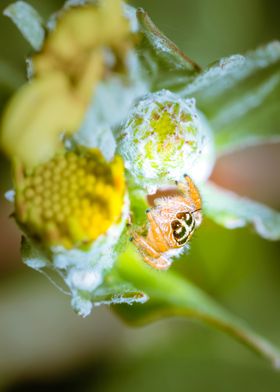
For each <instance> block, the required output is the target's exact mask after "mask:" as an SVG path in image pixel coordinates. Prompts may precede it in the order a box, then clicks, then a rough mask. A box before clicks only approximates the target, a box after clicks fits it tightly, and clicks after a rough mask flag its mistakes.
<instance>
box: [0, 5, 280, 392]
mask: <svg viewBox="0 0 280 392" xmlns="http://www.w3.org/2000/svg"><path fill="white" fill-rule="evenodd" d="M10 3H11V1H6V0H1V2H0V11H1V16H0V111H2V109H3V105H4V104H5V102H6V100H7V99H8V98H9V96H10V95H11V94H12V92H13V91H14V90H15V89H16V88H17V87H18V86H19V85H20V84H22V83H23V82H24V80H25V60H24V59H25V58H26V56H27V55H28V53H29V52H30V47H29V45H28V44H27V43H26V42H25V41H24V39H23V38H22V37H21V35H20V34H19V32H18V31H17V29H16V28H15V26H14V25H13V24H12V23H11V22H10V20H8V19H7V18H5V17H4V16H2V10H3V9H4V8H5V7H6V6H7V5H8V4H10ZM29 3H31V4H32V5H34V6H35V7H36V8H37V9H38V10H39V11H40V13H41V14H42V15H44V16H45V17H47V16H48V15H49V14H50V13H51V12H54V11H55V10H56V9H58V8H59V7H60V6H61V5H62V3H63V1H61V0H40V1H39V0H37V1H36V0H33V1H29ZM131 4H133V5H135V6H141V7H143V8H145V9H146V10H147V11H148V12H149V13H150V15H151V17H152V19H153V20H154V21H155V23H156V24H157V25H158V26H159V27H160V29H161V30H163V31H164V32H165V33H166V35H168V36H169V37H170V38H171V39H173V40H174V41H175V42H176V43H177V44H178V46H179V47H180V48H181V49H183V50H184V51H185V52H186V53H187V54H188V55H189V56H190V57H192V58H193V59H195V60H196V61H197V62H198V63H200V64H201V65H203V66H205V65H206V64H208V63H210V62H212V61H214V60H216V59H217V58H219V57H221V56H225V55H229V54H233V53H240V52H243V51H246V50H248V49H251V48H254V47H256V46H258V45H260V44H262V43H266V42H268V41H270V40H272V39H279V38H280V24H279V13H280V3H279V2H277V1H275V0H234V1H233V0H196V1H189V0H172V1H168V0H153V1H152V0H146V1H145V0H142V1H133V2H131ZM279 126H280V125H279ZM0 165H1V166H0V176H1V181H0V193H1V195H0V250H1V252H0V389H1V390H3V391H102V392H103V391H106V392H107V391H108V392H112V391H122V392H123V391H124V392H126V391H132V390H133V391H136V392H137V391H143V390H145V391H157V390H160V391H163V392H164V391H170V390H174V391H190V392H191V391H195V392H199V391H209V392H212V391H213V392H214V391H215V392H216V391H229V392H231V391H236V390H238V391H240V392H241V391H247V392H249V391H279V390H280V374H277V373H276V372H274V371H273V370H271V369H270V368H269V366H268V365H267V364H266V363H264V362H263V361H262V360H260V359H259V358H257V357H255V356H254V354H252V353H251V352H249V351H248V350H247V349H246V348H243V347H242V346H241V345H240V344H238V343H236V342H235V341H232V340H231V339H230V338H228V337H226V336H224V335H222V334H221V333H219V332H217V331H214V330H209V329H208V328H206V327H203V326H201V325H199V324H196V323H192V322H189V321H187V320H184V319H170V320H162V321H160V322H156V323H154V324H152V325H148V326H146V327H142V328H130V327H128V326H125V325H124V324H123V323H122V322H121V321H120V320H119V319H118V318H117V316H115V315H114V313H113V312H111V310H110V309H108V308H105V307H104V308H96V309H94V311H93V314H92V315H91V316H90V317H88V318H87V319H81V318H79V317H78V316H77V315H75V314H74V313H73V311H72V310H71V308H70V304H69V302H70V299H69V298H68V297H66V296H64V295H63V294H62V293H60V292H59V291H58V290H57V289H56V288H55V287H53V286H52V285H51V283H49V282H48V281H47V279H46V278H45V277H44V276H41V275H40V274H38V273H36V272H34V271H33V270H31V269H27V267H25V266H24V265H23V264H22V263H21V261H20V255H19V246H20V235H19V231H18V229H17V228H16V226H15V223H14V222H13V220H12V219H10V218H9V214H10V213H11V211H12V210H11V207H10V206H9V205H8V203H7V202H6V201H5V200H4V197H3V194H4V192H5V191H6V190H8V189H9V188H10V186H11V182H10V179H9V167H8V164H7V162H6V160H5V158H4V157H2V156H1V158H0ZM279 168H280V146H279V145H271V146H263V147H258V148H251V149H248V150H246V151H242V152H240V153H238V154H232V155H231V156H228V157H224V158H223V159H220V160H219V162H218V163H217V166H216V168H215V171H214V173H213V180H215V181H216V182H217V183H219V184H221V185H223V186H225V187H227V188H229V189H232V190H235V191H237V192H239V193H240V194H242V195H247V196H249V197H251V198H253V199H255V200H259V201H262V202H265V203H267V204H268V205H270V206H272V207H274V208H276V209H280V184H279V183H280V181H279ZM279 251H280V246H279V243H272V242H267V241H264V240H262V239H259V238H258V237H257V236H256V235H255V234H253V233H252V232H251V230H250V229H246V230H245V229H242V230H236V231H227V230H225V229H223V228H220V227H218V226H216V225H214V224H212V223H211V222H209V221H205V222H204V224H203V226H202V228H201V229H200V230H199V231H198V232H197V233H196V236H195V238H194V239H193V241H192V246H191V252H190V255H188V256H187V257H185V258H184V259H183V260H181V261H178V262H177V263H175V264H174V267H173V268H174V269H176V270H178V271H180V272H181V273H182V274H185V275H186V276H189V277H191V279H192V280H193V281H194V282H196V284H197V285H199V286H200V287H202V288H203V289H204V290H206V291H207V292H208V293H210V294H211V295H212V296H213V297H215V298H216V299H217V301H219V302H220V303H222V304H223V305H224V306H225V307H227V308H228V309H230V310H231V311H232V312H234V313H235V314H237V315H240V316H241V317H243V318H244V319H245V320H246V321H248V322H249V323H250V324H251V325H252V326H254V328H255V329H256V330H257V331H258V332H260V333H262V334H264V335H265V336H267V337H269V338H270V339H271V340H272V341H274V342H275V343H277V344H278V346H280V312H279V299H280V285H279V282H280V252H279Z"/></svg>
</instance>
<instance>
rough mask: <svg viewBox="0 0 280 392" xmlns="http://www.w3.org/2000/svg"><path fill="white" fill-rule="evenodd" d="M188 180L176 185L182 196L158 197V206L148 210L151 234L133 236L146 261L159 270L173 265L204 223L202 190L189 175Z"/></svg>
mask: <svg viewBox="0 0 280 392" xmlns="http://www.w3.org/2000/svg"><path fill="white" fill-rule="evenodd" d="M184 178H185V182H179V183H178V182H176V185H177V189H178V191H179V192H180V194H178V195H175V196H171V197H160V198H157V199H156V200H155V207H153V208H151V209H149V210H147V211H146V213H147V218H148V223H149V226H148V233H147V235H146V236H142V235H139V234H138V233H136V232H134V233H133V235H132V241H133V242H134V244H135V245H136V247H137V248H138V249H139V251H140V253H141V254H142V256H143V259H144V261H145V262H146V263H148V264H149V265H150V266H152V267H153V268H155V269H157V270H165V269H167V268H168V267H169V266H170V265H171V257H172V256H175V255H176V254H178V253H179V252H178V250H179V249H180V248H182V247H183V246H185V245H186V244H187V242H188V241H189V240H190V238H191V236H192V234H193V232H194V230H195V228H196V227H198V226H199V225H200V224H201V221H202V214H201V197H200V194H199V191H198V189H197V188H196V186H195V184H194V183H193V181H192V180H191V178H190V177H189V176H187V175H185V176H184Z"/></svg>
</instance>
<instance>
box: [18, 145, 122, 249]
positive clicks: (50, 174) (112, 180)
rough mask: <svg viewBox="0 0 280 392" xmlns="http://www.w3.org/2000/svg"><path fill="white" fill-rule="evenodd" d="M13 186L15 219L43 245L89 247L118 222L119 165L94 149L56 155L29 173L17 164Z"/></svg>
mask: <svg viewBox="0 0 280 392" xmlns="http://www.w3.org/2000/svg"><path fill="white" fill-rule="evenodd" d="M15 183H16V199H15V217H16V219H17V221H18V222H19V224H20V225H21V227H22V228H23V230H24V231H25V232H26V233H27V234H28V235H29V236H30V237H31V238H33V239H35V240H39V241H40V242H41V243H42V244H43V245H46V246H53V245H62V246H64V247H65V248H67V249H70V248H72V247H79V246H84V245H88V244H90V243H92V241H94V240H95V239H96V238H97V237H99V236H100V235H101V234H104V233H105V232H106V231H107V230H108V229H109V227H110V226H111V225H112V224H114V223H117V222H118V220H119V219H120V217H121V213H122V208H123V203H124V193H125V181H124V170H123V165H122V161H121V159H120V158H119V157H116V158H115V160H114V161H113V162H112V163H108V162H106V161H105V160H104V158H103V157H102V155H101V154H100V153H99V151H98V150H96V149H94V150H81V151H78V152H73V151H72V152H63V153H59V154H56V155H55V157H53V159H51V160H50V161H48V162H46V163H43V164H41V165H38V166H37V167H36V168H33V169H31V170H28V171H27V170H24V169H23V168H22V166H20V165H18V166H17V168H16V172H15Z"/></svg>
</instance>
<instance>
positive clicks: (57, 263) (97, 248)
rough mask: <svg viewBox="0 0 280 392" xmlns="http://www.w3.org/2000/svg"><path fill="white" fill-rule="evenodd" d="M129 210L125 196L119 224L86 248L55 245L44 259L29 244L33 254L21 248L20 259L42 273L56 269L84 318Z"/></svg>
mask: <svg viewBox="0 0 280 392" xmlns="http://www.w3.org/2000/svg"><path fill="white" fill-rule="evenodd" d="M128 213H129V202H128V197H127V196H126V198H125V203H124V208H123V212H122V218H121V221H120V223H118V224H115V225H113V226H111V227H110V228H109V230H108V231H107V232H106V233H105V234H103V235H101V236H99V237H98V238H97V240H96V241H94V242H93V243H92V245H91V247H90V248H89V249H87V250H81V249H77V248H74V249H70V250H67V249H65V248H63V247H62V246H55V247H53V248H52V255H51V257H50V258H47V257H46V256H45V255H44V254H43V253H42V252H41V250H39V249H37V250H36V248H35V247H32V254H31V255H30V254H28V255H27V256H24V249H23V261H24V263H25V264H27V265H28V266H29V267H31V268H33V269H36V270H39V271H40V270H41V271H42V272H43V271H44V272H47V271H48V270H54V271H56V272H57V273H58V274H59V276H60V277H62V278H63V280H64V282H65V284H66V285H67V286H68V288H69V290H70V294H71V296H72V300H71V305H72V307H73V309H74V310H75V311H76V312H77V313H78V314H79V315H81V316H83V317H86V316H88V315H89V314H90V312H91V309H92V306H93V300H94V295H95V290H96V289H97V288H98V287H100V286H101V285H102V283H103V281H104V276H105V274H106V273H107V272H108V271H110V270H111V269H112V267H113V265H114V263H115V260H116V252H115V246H116V244H117V243H118V240H119V238H120V235H121V233H122V231H123V229H124V227H125V223H126V221H127V217H128ZM112 302H113V300H112ZM118 302H119V299H118ZM98 304H100V302H98Z"/></svg>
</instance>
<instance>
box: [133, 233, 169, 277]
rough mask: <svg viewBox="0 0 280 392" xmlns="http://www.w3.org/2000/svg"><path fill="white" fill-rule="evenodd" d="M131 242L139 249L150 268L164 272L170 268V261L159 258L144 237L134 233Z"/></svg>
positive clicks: (159, 255)
mask: <svg viewBox="0 0 280 392" xmlns="http://www.w3.org/2000/svg"><path fill="white" fill-rule="evenodd" d="M132 240H133V242H134V244H135V245H136V246H137V248H138V249H139V251H140V253H141V255H142V257H143V259H144V261H145V262H146V263H147V264H149V265H150V266H151V267H153V268H155V269H157V270H166V269H168V268H169V267H170V265H171V261H170V260H168V259H167V258H165V257H164V256H161V254H160V253H159V252H157V251H156V250H155V249H154V248H153V247H152V246H151V244H150V243H149V242H148V241H147V240H146V239H145V238H144V237H142V236H140V235H138V234H137V233H134V234H133V237H132Z"/></svg>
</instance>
